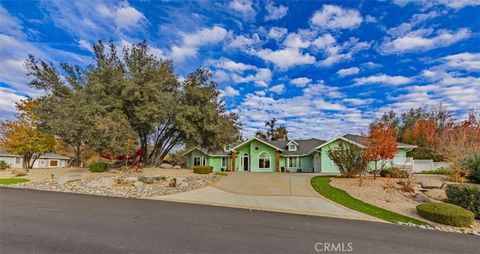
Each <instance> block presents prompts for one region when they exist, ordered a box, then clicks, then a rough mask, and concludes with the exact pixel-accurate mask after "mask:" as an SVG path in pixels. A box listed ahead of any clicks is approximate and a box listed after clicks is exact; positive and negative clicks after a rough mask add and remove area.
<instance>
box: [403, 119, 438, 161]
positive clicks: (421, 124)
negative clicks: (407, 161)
mask: <svg viewBox="0 0 480 254" xmlns="http://www.w3.org/2000/svg"><path fill="white" fill-rule="evenodd" d="M402 141H403V142H405V143H408V144H414V145H416V146H418V147H417V148H416V149H415V150H414V151H413V152H411V155H413V156H414V157H415V158H420V159H430V158H432V159H434V160H436V161H440V160H441V156H438V155H437V154H435V151H434V147H435V146H436V144H437V142H438V133H437V128H436V126H435V121H434V119H433V118H431V117H430V118H428V119H419V120H417V121H416V122H415V123H413V126H411V127H410V128H408V129H405V131H404V133H403V139H402Z"/></svg>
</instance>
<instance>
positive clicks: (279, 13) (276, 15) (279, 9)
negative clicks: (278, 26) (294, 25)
mask: <svg viewBox="0 0 480 254" xmlns="http://www.w3.org/2000/svg"><path fill="white" fill-rule="evenodd" d="M265 9H266V10H267V12H268V15H266V16H265V20H277V19H281V18H283V17H285V15H287V12H288V7H287V6H284V5H279V6H274V5H273V3H272V2H269V3H268V4H267V6H266V7H265Z"/></svg>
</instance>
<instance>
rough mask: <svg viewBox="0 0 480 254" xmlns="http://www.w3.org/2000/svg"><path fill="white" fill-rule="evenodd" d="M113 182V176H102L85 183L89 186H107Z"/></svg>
mask: <svg viewBox="0 0 480 254" xmlns="http://www.w3.org/2000/svg"><path fill="white" fill-rule="evenodd" d="M114 184H115V179H114V178H113V177H103V178H100V179H97V180H94V181H91V182H89V183H88V184H87V186H88V187H90V188H99V187H107V186H112V185H114Z"/></svg>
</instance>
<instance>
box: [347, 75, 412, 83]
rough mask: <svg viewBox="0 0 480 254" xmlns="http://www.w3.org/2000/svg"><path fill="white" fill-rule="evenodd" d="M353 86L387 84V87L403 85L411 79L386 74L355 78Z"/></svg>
mask: <svg viewBox="0 0 480 254" xmlns="http://www.w3.org/2000/svg"><path fill="white" fill-rule="evenodd" d="M354 81H355V84H357V85H364V84H387V85H403V84H407V83H410V82H412V81H413V79H412V78H408V77H405V76H401V75H398V76H389V75H386V74H377V75H374V76H369V77H362V78H355V79H354Z"/></svg>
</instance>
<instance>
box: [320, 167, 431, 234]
mask: <svg viewBox="0 0 480 254" xmlns="http://www.w3.org/2000/svg"><path fill="white" fill-rule="evenodd" d="M330 181H331V180H330V177H327V176H316V177H314V178H312V180H311V184H312V187H313V188H314V189H315V190H316V191H317V192H318V193H320V194H321V195H322V196H324V197H326V198H328V199H330V200H332V201H335V202H337V203H339V204H341V205H343V206H346V207H348V208H350V209H352V210H355V211H358V212H362V213H365V214H368V215H370V216H373V217H376V218H379V219H382V220H386V221H389V222H393V223H395V222H411V223H414V224H418V225H428V223H426V222H424V221H420V220H417V219H414V218H411V217H408V216H405V215H401V214H398V213H394V212H392V211H388V210H385V209H383V208H380V207H377V206H374V205H371V204H368V203H365V202H363V201H361V200H358V199H356V198H354V197H352V196H350V194H348V193H347V192H346V191H344V190H341V189H338V188H335V187H333V186H331V185H330Z"/></svg>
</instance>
